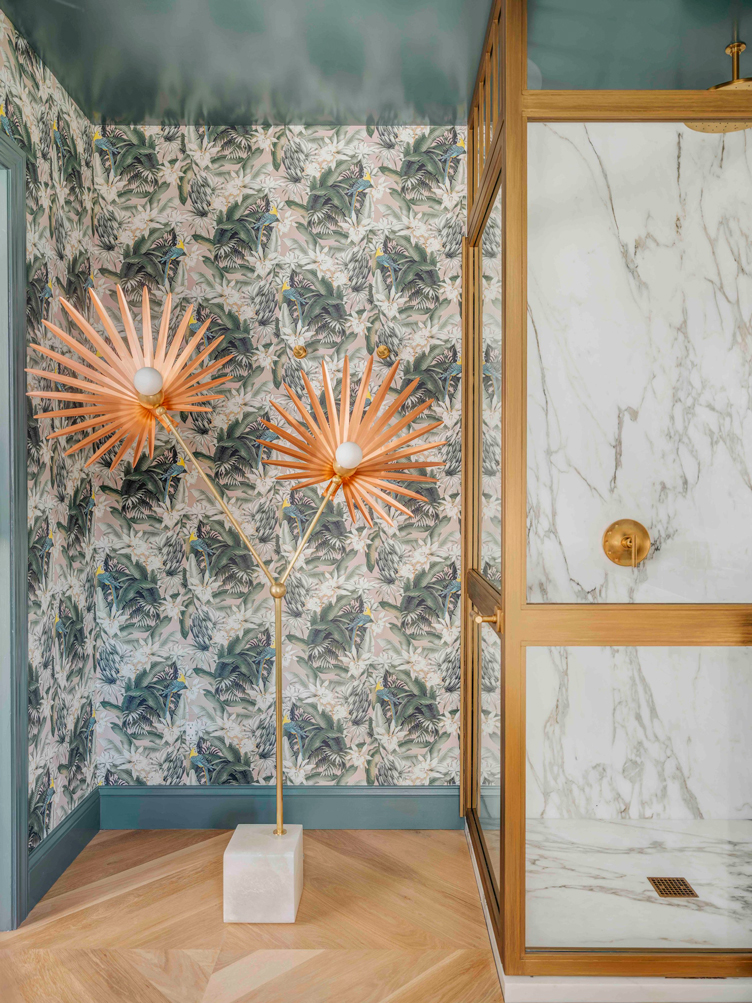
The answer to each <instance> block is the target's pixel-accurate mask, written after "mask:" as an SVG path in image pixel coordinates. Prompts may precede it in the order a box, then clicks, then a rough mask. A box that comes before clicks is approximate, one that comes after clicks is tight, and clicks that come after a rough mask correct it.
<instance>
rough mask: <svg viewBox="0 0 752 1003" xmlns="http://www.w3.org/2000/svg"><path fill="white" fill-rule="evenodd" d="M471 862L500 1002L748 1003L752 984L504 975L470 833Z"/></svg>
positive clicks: (704, 980) (743, 981) (724, 980)
mask: <svg viewBox="0 0 752 1003" xmlns="http://www.w3.org/2000/svg"><path fill="white" fill-rule="evenodd" d="M465 836H466V838H467V845H468V848H469V851H470V858H471V860H472V863H473V872H474V873H475V881H476V884H477V886H478V894H479V895H480V901H481V907H482V909H483V917H484V919H485V921H486V930H487V931H488V937H489V941H490V943H491V951H492V953H493V957H494V963H495V965H496V970H497V972H498V975H499V982H500V984H501V988H502V992H503V994H504V1000H505V1001H506V1003H604V1000H608V1001H609V1003H611V1001H613V1003H749V1000H752V979H664V978H650V977H649V978H626V977H620V976H563V975H557V976H553V975H552V976H547V975H533V976H525V975H511V976H510V975H507V974H506V973H505V971H504V968H503V966H502V964H501V957H500V955H499V950H498V945H497V943H496V936H495V934H494V930H493V924H492V922H491V916H490V914H489V912H488V907H487V905H486V901H485V897H484V893H483V885H482V883H481V879H480V872H479V870H478V862H477V860H476V859H475V851H474V849H473V843H472V840H471V839H470V834H469V832H468V831H467V826H465Z"/></svg>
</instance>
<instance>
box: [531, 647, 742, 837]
mask: <svg viewBox="0 0 752 1003" xmlns="http://www.w3.org/2000/svg"><path fill="white" fill-rule="evenodd" d="M751 681H752V650H751V649H750V648H722V647H718V648H698V647H693V648H668V647H667V648H658V647H655V648H653V647H641V648H635V647H620V648H596V647H570V648H528V649H527V757H528V760H527V812H526V813H527V816H528V818H534V817H538V818H551V819H556V818H559V819H561V818H565V819H566V818H568V819H646V818H653V819H658V818H660V819H748V818H752V732H750V727H749V722H750V720H752V685H750V682H751Z"/></svg>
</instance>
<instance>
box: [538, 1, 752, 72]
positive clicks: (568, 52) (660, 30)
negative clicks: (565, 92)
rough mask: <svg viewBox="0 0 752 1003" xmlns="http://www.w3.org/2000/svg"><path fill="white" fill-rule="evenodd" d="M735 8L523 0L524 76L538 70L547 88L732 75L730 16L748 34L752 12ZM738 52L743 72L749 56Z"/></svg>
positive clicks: (682, 3) (707, 4)
mask: <svg viewBox="0 0 752 1003" xmlns="http://www.w3.org/2000/svg"><path fill="white" fill-rule="evenodd" d="M740 8H741V4H740V3H739V2H738V0H734V2H726V0H720V2H717V0H716V2H704V3H703V2H700V3H687V0H660V3H656V2H655V0H629V3H625V2H624V0H528V4H527V38H528V57H529V60H530V61H531V62H532V63H533V64H534V71H533V72H531V70H530V64H528V79H529V80H530V78H531V77H532V78H533V80H535V77H536V76H537V77H538V79H541V78H542V79H541V83H539V84H537V86H543V87H545V88H546V89H547V90H556V89H559V88H565V89H570V88H572V89H578V88H586V89H592V90H604V89H611V90H623V89H626V90H631V89H637V90H640V89H642V88H650V89H656V90H660V89H665V88H669V89H672V90H680V89H682V88H697V89H698V90H703V89H704V88H707V87H712V86H713V85H714V84H718V83H721V82H722V81H724V80H730V79H731V60H730V59H729V57H728V56H727V55H726V54H725V52H724V49H725V47H726V46H727V45H728V43H729V42H730V41H731V40H732V38H734V37H737V36H735V34H734V27H735V23H736V24H737V25H738V30H739V35H738V37H739V38H745V37H747V36H749V34H750V29H751V28H752V12H750V10H749V7H747V9H746V10H744V11H742V10H741V9H740ZM739 18H741V20H739ZM745 32H747V36H745ZM741 59H742V62H741V76H742V77H746V76H748V75H749V74H750V72H752V70H750V67H751V66H752V61H750V60H752V57H749V56H747V59H748V62H747V63H745V57H744V55H742V57H741ZM533 86H535V83H533Z"/></svg>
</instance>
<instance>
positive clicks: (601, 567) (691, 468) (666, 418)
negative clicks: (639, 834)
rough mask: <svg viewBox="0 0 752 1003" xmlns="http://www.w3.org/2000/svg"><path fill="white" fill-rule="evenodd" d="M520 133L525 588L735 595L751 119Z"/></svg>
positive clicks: (746, 400) (744, 592) (747, 596)
mask: <svg viewBox="0 0 752 1003" xmlns="http://www.w3.org/2000/svg"><path fill="white" fill-rule="evenodd" d="M528 135H529V153H528V164H529V168H528V170H529V231H528V248H529V251H528V260H529V275H528V283H529V285H528V288H529V322H528V345H529V349H528V380H529V384H528V386H529V399H528V457H529V460H528V463H529V468H528V539H529V549H528V597H529V600H530V601H531V602H750V601H752V575H751V574H750V566H752V532H750V521H749V514H750V511H752V508H751V503H752V472H751V470H750V465H751V463H752V412H751V411H750V377H751V376H752V331H751V324H752V244H751V243H750V233H752V183H751V182H752V143H751V141H750V135H752V134H751V133H748V132H740V133H737V134H733V135H728V136H711V135H702V134H699V133H694V132H692V131H690V130H689V129H687V128H685V127H684V126H683V125H681V124H672V123H665V124H663V123H661V124H639V123H624V124H620V123H599V124H591V125H580V124H557V125H546V124H534V125H531V126H530V128H529V134H528ZM624 517H627V518H635V519H638V520H639V521H640V522H643V523H644V524H645V525H646V526H647V528H648V530H649V531H650V535H651V537H652V540H653V547H652V549H651V552H650V554H649V556H648V559H647V560H646V561H645V563H644V564H643V565H642V566H641V567H640V568H639V570H638V571H637V572H636V573H633V572H632V571H631V569H625V568H621V567H617V566H615V565H613V564H611V563H610V562H609V561H608V560H607V558H606V557H605V555H604V554H603V551H602V549H601V538H602V534H603V531H604V529H605V528H606V526H608V525H609V523H611V522H613V521H614V520H616V519H618V518H624ZM720 723H721V722H719V724H720Z"/></svg>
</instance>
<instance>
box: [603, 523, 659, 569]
mask: <svg viewBox="0 0 752 1003" xmlns="http://www.w3.org/2000/svg"><path fill="white" fill-rule="evenodd" d="M649 550H650V533H648V531H647V530H646V529H645V527H644V526H643V525H642V523H641V522H637V521H636V520H634V519H619V520H617V522H612V523H611V525H610V526H609V527H608V529H607V530H606V532H605V533H604V534H603V552H604V554H605V555H606V557H607V558H608V559H609V561H613V562H614V564H620V565H621V566H622V567H623V568H634V567H636V566H637V565H638V564H639V563H640V562H641V561H644V560H645V558H646V557H647V556H648V551H649Z"/></svg>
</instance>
